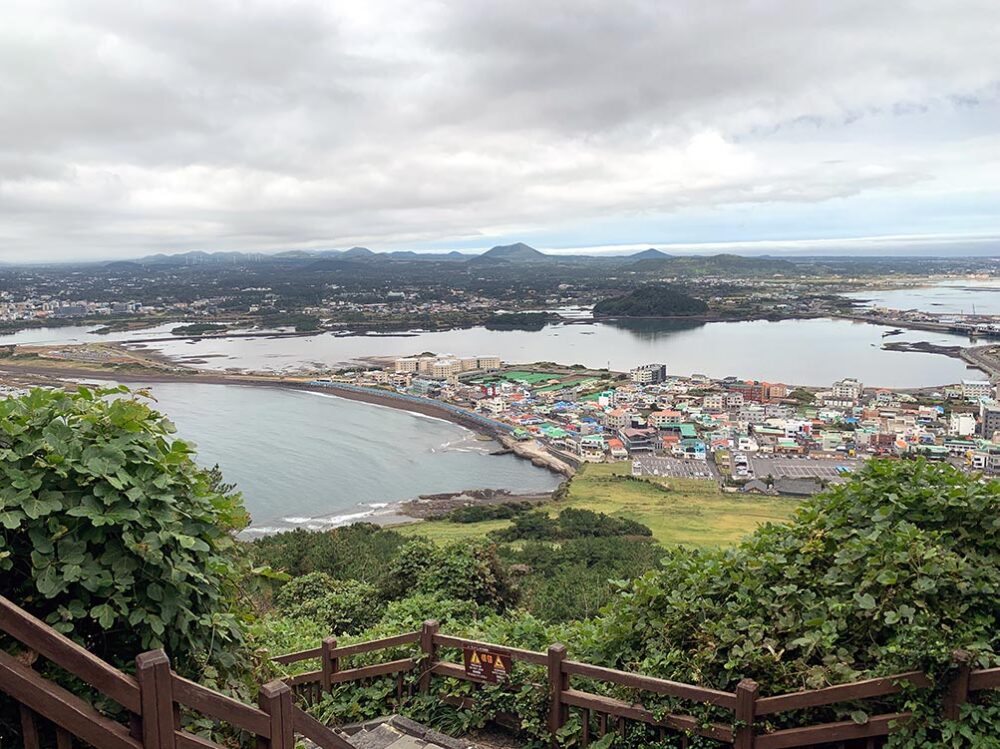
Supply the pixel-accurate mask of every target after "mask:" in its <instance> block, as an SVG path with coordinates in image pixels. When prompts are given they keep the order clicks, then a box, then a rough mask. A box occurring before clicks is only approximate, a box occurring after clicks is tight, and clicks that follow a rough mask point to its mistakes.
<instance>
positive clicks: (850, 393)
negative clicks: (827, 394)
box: [831, 377, 865, 403]
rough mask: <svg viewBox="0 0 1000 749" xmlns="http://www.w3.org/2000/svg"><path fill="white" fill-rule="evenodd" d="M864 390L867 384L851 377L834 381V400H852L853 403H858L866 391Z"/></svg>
mask: <svg viewBox="0 0 1000 749" xmlns="http://www.w3.org/2000/svg"><path fill="white" fill-rule="evenodd" d="M864 390H865V386H864V385H862V384H861V381H860V380H856V379H854V378H853V377H849V378H847V379H844V380H838V381H837V382H835V383H833V389H832V390H831V395H832V396H833V400H838V401H851V402H852V403H857V401H858V400H859V399H860V398H861V395H862V393H864Z"/></svg>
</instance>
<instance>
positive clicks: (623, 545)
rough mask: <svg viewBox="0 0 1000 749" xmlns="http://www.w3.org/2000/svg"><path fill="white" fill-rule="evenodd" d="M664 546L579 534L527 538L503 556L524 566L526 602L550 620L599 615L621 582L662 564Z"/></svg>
mask: <svg viewBox="0 0 1000 749" xmlns="http://www.w3.org/2000/svg"><path fill="white" fill-rule="evenodd" d="M663 553H664V552H663V549H662V548H661V547H660V546H659V545H658V544H656V543H655V542H653V541H652V540H650V539H645V538H642V539H637V538H629V539H622V538H578V539H571V540H568V541H562V542H561V543H559V544H558V545H555V544H551V543H546V542H542V541H526V542H525V543H524V544H523V545H522V546H521V547H520V548H516V549H515V548H505V549H503V550H502V552H501V555H502V557H503V559H504V561H506V562H508V563H510V565H511V569H512V570H515V571H519V572H520V574H519V575H518V577H517V582H518V587H519V589H520V591H521V598H522V601H521V603H522V605H523V606H524V607H525V608H526V609H527V610H528V611H530V612H531V613H532V614H534V615H535V616H537V617H539V618H541V619H544V620H545V621H549V622H568V621H572V620H574V619H587V618H590V617H592V616H596V615H597V613H598V612H599V610H600V609H601V608H602V607H604V606H606V605H608V604H609V603H611V602H612V601H613V600H614V597H615V596H616V595H617V594H618V593H619V591H620V589H621V586H622V585H623V584H624V583H622V582H621V581H624V580H629V579H632V578H635V577H639V576H640V575H643V574H645V573H646V572H649V571H650V570H654V569H657V568H658V567H659V560H660V557H661V556H663Z"/></svg>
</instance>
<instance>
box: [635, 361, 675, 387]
mask: <svg viewBox="0 0 1000 749" xmlns="http://www.w3.org/2000/svg"><path fill="white" fill-rule="evenodd" d="M629 376H630V377H631V378H632V382H634V383H635V384H636V385H656V384H658V383H660V382H663V381H664V380H666V379H667V365H666V364H643V365H642V366H641V367H636V368H635V369H632V370H629Z"/></svg>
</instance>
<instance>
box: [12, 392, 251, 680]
mask: <svg viewBox="0 0 1000 749" xmlns="http://www.w3.org/2000/svg"><path fill="white" fill-rule="evenodd" d="M123 392H124V389H121V390H113V391H100V392H91V391H89V390H87V389H85V388H81V389H80V391H79V392H77V393H73V394H68V393H64V392H60V391H44V390H33V391H32V392H31V393H30V395H28V396H26V397H24V398H17V399H7V400H0V573H2V574H0V594H2V595H4V596H6V597H7V598H9V599H11V600H13V601H17V602H19V603H21V604H22V605H24V606H26V607H27V608H29V609H30V610H31V611H32V612H34V613H35V614H36V615H38V616H40V617H41V618H43V619H45V620H46V621H47V622H49V623H50V624H52V625H53V626H54V627H55V628H56V629H58V630H60V631H62V632H65V633H68V634H70V635H72V636H73V637H74V638H75V639H77V640H78V641H79V642H81V643H82V644H84V645H86V646H87V648H88V649H90V650H91V651H93V652H95V653H97V654H98V655H100V656H101V657H103V658H106V659H109V660H111V661H114V662H116V663H125V662H128V661H130V660H131V658H132V657H134V656H135V654H136V653H138V652H140V651H143V650H149V649H151V648H157V647H164V648H166V649H168V650H169V651H170V652H171V653H172V654H173V655H174V659H175V663H176V665H177V667H178V668H179V669H181V670H188V671H190V670H192V669H194V668H195V666H196V665H197V664H205V663H214V664H217V665H218V664H221V665H224V666H230V667H231V666H232V665H233V661H234V657H235V653H236V648H237V646H238V645H239V644H240V642H241V641H242V629H241V623H240V619H239V616H238V606H237V603H236V601H237V596H236V583H237V568H238V565H237V563H236V556H235V554H234V553H233V547H234V541H233V539H232V536H231V532H232V531H234V530H239V529H241V528H243V527H244V526H245V525H246V522H247V520H248V517H247V515H246V513H245V511H244V510H243V505H242V501H241V498H240V497H239V495H234V494H231V493H226V492H225V491H220V487H219V484H218V482H217V481H216V480H215V478H214V477H213V475H212V474H211V473H209V472H207V471H204V470H201V469H199V468H198V467H197V466H196V465H195V463H194V461H193V460H192V451H191V448H190V447H189V446H188V445H187V444H186V443H185V442H183V441H181V440H175V439H172V433H173V431H174V428H173V425H172V424H171V423H170V422H169V421H167V420H166V419H165V418H164V417H162V416H161V415H160V414H158V413H156V412H155V411H152V410H151V409H150V408H149V407H148V406H147V405H145V404H144V403H141V402H139V401H138V400H134V399H127V398H121V397H115V398H111V397H108V396H111V395H122V394H123Z"/></svg>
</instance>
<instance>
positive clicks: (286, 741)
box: [257, 681, 295, 749]
mask: <svg viewBox="0 0 1000 749" xmlns="http://www.w3.org/2000/svg"><path fill="white" fill-rule="evenodd" d="M257 704H259V705H260V709H261V710H263V711H264V712H265V713H267V714H268V715H270V716H271V740H270V742H268V741H264V740H262V739H260V738H258V739H257V746H258V747H268V749H295V731H294V729H293V726H292V689H291V687H289V686H288V685H287V684H285V682H283V681H269V682H268V683H267V684H265V685H264V686H262V687H261V688H260V694H259V695H258V696H257Z"/></svg>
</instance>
